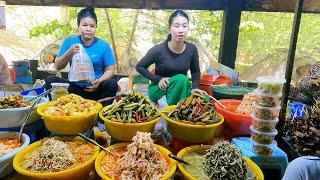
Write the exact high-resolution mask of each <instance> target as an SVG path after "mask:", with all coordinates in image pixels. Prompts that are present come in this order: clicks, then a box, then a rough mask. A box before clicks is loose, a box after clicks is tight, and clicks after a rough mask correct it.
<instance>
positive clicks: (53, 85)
mask: <svg viewBox="0 0 320 180" xmlns="http://www.w3.org/2000/svg"><path fill="white" fill-rule="evenodd" d="M51 86H52V87H69V86H70V84H69V83H51Z"/></svg>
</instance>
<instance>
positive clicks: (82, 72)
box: [68, 44, 95, 82]
mask: <svg viewBox="0 0 320 180" xmlns="http://www.w3.org/2000/svg"><path fill="white" fill-rule="evenodd" d="M79 46H80V51H79V52H78V53H77V54H75V55H73V57H72V63H71V68H70V71H69V74H68V79H69V81H70V82H92V81H94V80H95V73H94V69H93V65H92V62H91V60H90V57H89V56H88V54H87V52H86V50H85V48H84V47H83V46H82V45H81V44H80V45H79Z"/></svg>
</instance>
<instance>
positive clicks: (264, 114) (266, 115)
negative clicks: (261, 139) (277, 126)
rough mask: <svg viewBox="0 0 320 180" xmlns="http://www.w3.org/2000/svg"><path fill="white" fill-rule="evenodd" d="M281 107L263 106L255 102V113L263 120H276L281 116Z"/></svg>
mask: <svg viewBox="0 0 320 180" xmlns="http://www.w3.org/2000/svg"><path fill="white" fill-rule="evenodd" d="M280 109H281V107H280V106H277V107H263V106H259V105H257V104H255V103H254V104H253V114H254V115H255V116H256V117H257V118H259V119H263V120H274V119H275V118H277V117H279V112H280Z"/></svg>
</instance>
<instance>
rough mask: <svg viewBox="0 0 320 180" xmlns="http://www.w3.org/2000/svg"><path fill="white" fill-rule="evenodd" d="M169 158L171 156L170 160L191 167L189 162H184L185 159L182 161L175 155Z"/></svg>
mask: <svg viewBox="0 0 320 180" xmlns="http://www.w3.org/2000/svg"><path fill="white" fill-rule="evenodd" d="M168 156H169V157H170V158H172V159H174V160H176V161H178V162H180V163H183V164H185V165H190V163H188V162H187V161H185V160H183V159H181V158H179V157H177V156H175V155H173V154H169V155H168Z"/></svg>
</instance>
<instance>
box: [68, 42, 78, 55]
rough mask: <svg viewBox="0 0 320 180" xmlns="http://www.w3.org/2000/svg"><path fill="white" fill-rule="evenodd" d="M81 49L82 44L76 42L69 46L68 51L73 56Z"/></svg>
mask: <svg viewBox="0 0 320 180" xmlns="http://www.w3.org/2000/svg"><path fill="white" fill-rule="evenodd" d="M79 51H80V45H79V44H74V45H72V46H71V47H70V48H69V50H68V53H69V54H70V55H71V56H73V55H75V54H77V53H78V52H79Z"/></svg>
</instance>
